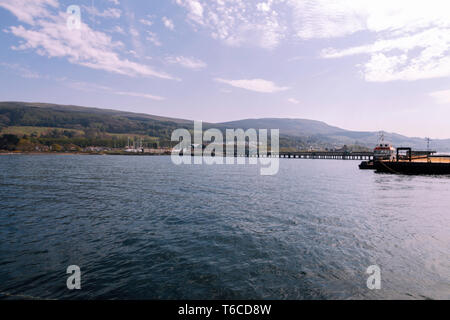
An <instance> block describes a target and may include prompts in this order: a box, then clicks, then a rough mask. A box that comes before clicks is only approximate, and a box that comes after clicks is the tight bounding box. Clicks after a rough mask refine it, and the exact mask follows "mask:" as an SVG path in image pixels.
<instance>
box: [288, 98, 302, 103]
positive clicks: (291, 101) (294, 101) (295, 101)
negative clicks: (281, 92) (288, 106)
mask: <svg viewBox="0 0 450 320" xmlns="http://www.w3.org/2000/svg"><path fill="white" fill-rule="evenodd" d="M287 101H288V102H290V103H293V104H299V103H300V101H298V100H297V99H294V98H289V99H287Z"/></svg>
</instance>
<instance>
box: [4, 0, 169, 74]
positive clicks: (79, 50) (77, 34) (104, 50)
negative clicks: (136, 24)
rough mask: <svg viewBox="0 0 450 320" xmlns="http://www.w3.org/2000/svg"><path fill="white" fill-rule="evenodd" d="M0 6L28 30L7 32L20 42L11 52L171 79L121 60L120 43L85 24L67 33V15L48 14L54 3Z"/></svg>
mask: <svg viewBox="0 0 450 320" xmlns="http://www.w3.org/2000/svg"><path fill="white" fill-rule="evenodd" d="M31 3H32V4H31ZM30 4H31V5H30ZM0 5H1V6H2V7H4V8H7V9H8V10H9V8H11V7H13V8H14V9H11V10H10V11H11V12H12V13H13V14H16V16H17V18H18V19H19V20H20V21H23V22H26V23H29V24H31V26H29V27H24V26H23V25H19V26H12V27H10V28H9V29H7V32H9V33H11V34H13V35H15V36H17V37H19V38H21V39H23V41H22V42H21V43H20V44H19V45H17V46H13V49H15V50H34V51H35V52H36V53H37V54H39V55H41V56H47V57H49V58H55V57H58V58H66V59H67V60H68V61H69V62H70V63H72V64H77V65H81V66H85V67H88V68H92V69H97V70H104V71H108V72H112V73H117V74H122V75H126V76H145V77H158V78H163V79H175V78H174V77H172V76H170V75H169V74H167V73H165V72H161V71H157V70H155V69H154V68H153V67H151V66H148V65H144V64H140V63H137V62H133V61H130V60H128V59H124V58H121V57H120V55H119V53H118V52H119V51H120V50H121V49H122V48H123V43H121V42H117V41H113V40H112V39H111V37H110V36H108V35H107V34H105V33H103V32H100V31H95V30H93V29H91V28H90V27H89V26H88V25H87V24H85V23H81V28H80V29H73V30H69V29H68V28H67V25H66V19H67V14H66V13H65V12H57V13H54V12H52V11H50V9H51V8H57V7H58V3H57V2H56V1H51V0H46V1H45V0H40V1H33V2H29V1H12V0H1V2H0ZM30 8H31V9H30Z"/></svg>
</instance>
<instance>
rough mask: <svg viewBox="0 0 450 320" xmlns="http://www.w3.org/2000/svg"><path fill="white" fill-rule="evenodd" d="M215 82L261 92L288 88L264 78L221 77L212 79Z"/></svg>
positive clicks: (272, 91)
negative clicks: (230, 78)
mask: <svg viewBox="0 0 450 320" xmlns="http://www.w3.org/2000/svg"><path fill="white" fill-rule="evenodd" d="M214 80H215V81H217V82H220V83H225V84H228V85H230V86H233V87H236V88H241V89H246V90H250V91H256V92H262V93H275V92H280V91H285V90H288V89H289V87H278V86H277V85H275V84H274V83H273V82H272V81H268V80H264V79H248V80H247V79H243V80H226V79H221V78H216V79H214Z"/></svg>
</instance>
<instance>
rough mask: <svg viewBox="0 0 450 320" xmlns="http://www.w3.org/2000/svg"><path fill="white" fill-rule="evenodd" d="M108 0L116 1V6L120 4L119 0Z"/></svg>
mask: <svg viewBox="0 0 450 320" xmlns="http://www.w3.org/2000/svg"><path fill="white" fill-rule="evenodd" d="M108 1H109V2H112V3H114V4H115V5H116V6H118V5H120V2H119V0H108Z"/></svg>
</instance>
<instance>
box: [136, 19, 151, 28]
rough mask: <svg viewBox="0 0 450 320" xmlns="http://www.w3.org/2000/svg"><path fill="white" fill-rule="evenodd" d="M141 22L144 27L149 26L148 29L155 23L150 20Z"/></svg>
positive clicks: (141, 20)
mask: <svg viewBox="0 0 450 320" xmlns="http://www.w3.org/2000/svg"><path fill="white" fill-rule="evenodd" d="M139 22H140V23H142V24H143V25H146V26H148V27H150V26H152V25H153V21H151V20H149V19H140V20H139Z"/></svg>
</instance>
